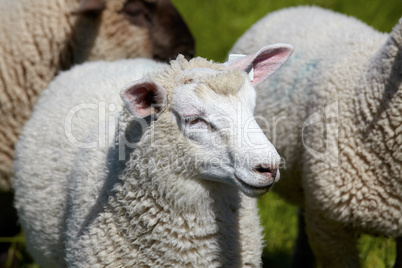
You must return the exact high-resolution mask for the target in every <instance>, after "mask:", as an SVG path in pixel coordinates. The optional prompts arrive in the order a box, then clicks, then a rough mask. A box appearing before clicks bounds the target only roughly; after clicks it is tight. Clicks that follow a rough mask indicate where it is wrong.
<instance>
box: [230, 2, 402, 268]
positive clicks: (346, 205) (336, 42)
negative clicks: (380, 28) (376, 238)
mask: <svg viewBox="0 0 402 268" xmlns="http://www.w3.org/2000/svg"><path fill="white" fill-rule="evenodd" d="M401 28H402V22H401V21H400V22H399V24H398V25H397V26H396V27H395V28H394V30H393V32H392V33H391V34H390V35H388V34H382V33H379V32H377V31H375V30H374V29H372V28H370V27H368V26H367V25H365V24H363V23H362V22H360V21H358V20H356V19H354V18H352V17H347V16H344V15H341V14H337V13H334V12H331V11H328V10H324V9H321V8H317V7H297V8H289V9H284V10H281V11H278V12H274V13H272V14H269V15H267V16H266V17H265V18H263V19H261V20H260V21H259V22H257V23H256V24H255V25H253V26H252V27H251V28H250V29H249V30H248V31H247V32H246V33H245V34H244V35H243V36H242V37H241V38H240V39H239V40H238V41H237V42H236V44H235V45H234V47H233V48H232V49H231V53H248V52H250V51H252V50H253V49H255V47H258V46H261V45H265V44H269V43H271V42H283V41H286V42H290V43H292V44H293V45H294V46H295V53H294V56H293V57H292V59H291V60H290V61H289V62H288V64H287V65H286V66H284V67H283V68H282V69H281V70H280V71H279V72H278V73H277V74H275V75H274V76H273V77H272V78H271V79H270V80H269V81H266V82H264V84H261V85H260V86H259V87H258V88H257V90H259V91H258V95H259V97H258V100H257V110H256V114H257V115H260V116H263V117H265V118H267V119H269V122H270V123H271V124H272V125H273V126H274V127H273V128H269V130H268V131H267V133H266V134H267V135H268V136H269V137H270V138H271V139H270V140H271V141H272V142H273V143H274V144H275V146H276V147H277V149H278V151H279V152H280V153H281V155H282V156H283V157H284V158H285V160H286V161H285V168H284V169H283V170H282V172H281V175H282V182H281V183H279V184H278V185H277V186H276V188H275V190H276V191H277V192H279V193H280V194H281V195H282V196H283V197H284V198H285V199H287V200H288V201H290V202H292V203H294V204H296V205H298V206H300V207H302V208H303V209H304V210H305V220H306V227H307V234H308V236H309V242H310V244H311V246H312V249H313V251H314V253H315V255H316V256H317V258H318V260H319V261H320V262H321V263H322V264H323V265H324V266H325V267H357V266H358V262H359V261H358V254H357V249H356V234H357V232H367V233H371V234H380V235H386V236H393V237H400V236H402V217H401V215H402V199H401V196H402V181H401V179H402V177H401V174H402V173H401V171H402V165H401V159H402V158H401V157H402V152H401V148H402V142H401V131H400V130H401V125H402V119H401V116H400V115H401V107H402V106H401V99H402V98H401V93H402V89H401V75H400V72H401V69H402V66H401V44H402V42H401V39H402V37H401V35H402V30H401ZM261 89H264V90H261ZM272 125H271V126H272ZM271 131H273V133H272V132H271ZM299 231H303V230H299ZM401 253H402V252H399V253H398V254H401ZM299 264H300V263H299Z"/></svg>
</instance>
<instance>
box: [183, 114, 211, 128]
mask: <svg viewBox="0 0 402 268" xmlns="http://www.w3.org/2000/svg"><path fill="white" fill-rule="evenodd" d="M184 122H185V123H186V124H187V125H190V126H192V125H196V124H198V123H205V124H206V123H207V122H206V121H205V120H204V119H202V118H201V117H199V116H196V115H195V116H189V117H186V118H185V119H184Z"/></svg>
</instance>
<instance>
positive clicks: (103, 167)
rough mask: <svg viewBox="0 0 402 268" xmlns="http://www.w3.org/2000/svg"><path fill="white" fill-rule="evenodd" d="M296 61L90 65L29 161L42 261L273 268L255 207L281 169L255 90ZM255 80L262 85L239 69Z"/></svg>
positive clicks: (48, 114) (30, 209)
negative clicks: (264, 267)
mask: <svg viewBox="0 0 402 268" xmlns="http://www.w3.org/2000/svg"><path fill="white" fill-rule="evenodd" d="M291 51H292V48H291V47H290V46H288V45H276V46H269V47H265V48H263V49H262V50H260V51H259V52H258V53H256V54H253V55H250V56H248V57H245V58H243V59H240V60H237V61H234V62H229V63H227V64H226V65H223V64H217V63H213V62H210V61H207V60H205V59H203V58H195V59H193V60H191V61H187V60H186V59H184V57H183V56H179V57H178V59H177V60H175V61H172V62H171V65H167V66H161V65H160V64H155V63H153V62H150V61H149V60H139V59H137V60H126V61H118V62H115V63H108V64H105V63H102V62H98V63H87V64H84V65H82V66H78V67H75V68H73V69H72V70H71V71H68V72H66V73H62V74H61V75H60V76H58V77H57V78H56V79H55V80H54V81H53V82H52V83H51V84H50V86H49V88H48V89H47V90H45V91H44V92H43V95H42V96H41V98H40V99H39V101H38V104H37V105H36V106H35V110H34V113H33V116H32V118H31V119H30V120H29V121H28V123H27V125H26V126H25V128H24V131H23V133H22V135H21V138H20V141H19V143H18V145H17V150H16V160H15V169H14V171H15V178H14V188H15V193H16V198H15V199H16V207H17V209H18V212H19V217H20V219H21V223H22V226H23V228H24V232H25V234H26V239H27V246H28V249H29V250H30V252H31V253H32V255H33V256H34V258H35V260H36V261H37V262H38V263H39V264H40V265H42V266H43V267H65V266H68V267H158V266H166V267H245V266H250V267H257V266H259V265H260V264H261V253H262V236H261V227H260V224H259V218H258V213H257V207H256V199H255V198H252V197H255V196H258V195H261V194H263V193H265V192H267V191H268V190H269V189H270V188H271V186H272V185H273V183H274V182H276V181H277V180H278V179H279V173H278V171H277V168H278V164H279V155H278V154H277V152H276V150H275V148H274V147H273V146H272V144H270V142H269V141H268V140H267V138H266V137H265V136H264V134H263V132H262V131H261V129H260V128H259V126H258V125H257V124H256V121H255V120H254V118H253V111H254V107H255V97H256V95H255V91H254V88H253V84H258V83H259V82H261V81H262V80H264V79H265V78H266V77H267V76H269V75H270V74H271V73H272V72H274V71H275V70H276V69H277V68H279V67H280V65H282V64H283V63H284V61H285V60H286V59H287V58H288V56H289V55H290V53H291ZM253 66H254V80H253V82H250V80H249V78H248V76H247V73H246V72H244V71H241V70H239V68H240V69H242V70H243V69H244V70H247V71H249V70H250V69H251V68H252V67H253ZM152 69H156V70H155V71H152V72H151V73H150V74H147V75H145V76H144V73H145V72H147V71H149V70H152ZM133 79H139V80H135V81H134V82H131V83H129V84H127V83H128V82H130V81H132V80H133ZM252 83H253V84H252ZM124 84H127V85H126V86H124V87H123V89H122V90H121V91H120V95H121V99H122V100H123V102H122V101H121V100H120V98H119V91H118V90H119V89H120V88H121V87H122V86H123V85H124ZM116 122H117V123H116Z"/></svg>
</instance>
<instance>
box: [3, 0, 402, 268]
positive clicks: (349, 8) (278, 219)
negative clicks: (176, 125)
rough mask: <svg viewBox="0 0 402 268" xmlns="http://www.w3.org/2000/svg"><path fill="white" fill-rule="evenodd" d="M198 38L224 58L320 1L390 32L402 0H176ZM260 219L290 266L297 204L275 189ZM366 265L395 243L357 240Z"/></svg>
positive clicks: (272, 252)
mask: <svg viewBox="0 0 402 268" xmlns="http://www.w3.org/2000/svg"><path fill="white" fill-rule="evenodd" d="M172 2H173V3H174V4H175V5H176V6H177V8H178V9H179V11H180V12H181V14H182V15H183V17H184V19H185V20H186V21H187V23H188V25H189V27H190V30H191V31H192V33H193V35H194V36H195V39H196V49H197V56H202V57H206V58H208V59H213V60H215V61H224V60H225V59H226V54H227V52H228V51H229V49H230V48H231V47H232V45H233V44H234V42H235V41H236V40H237V39H238V38H239V37H240V36H241V35H242V34H243V33H244V32H245V31H246V30H247V29H248V28H249V27H250V26H251V25H252V24H253V23H254V22H256V21H257V20H258V19H260V18H262V17H263V16H264V15H265V14H267V13H268V12H272V11H274V10H278V9H280V8H284V7H289V6H295V5H317V6H321V7H325V8H329V9H332V10H336V11H338V12H341V13H344V14H347V15H350V16H354V17H356V18H358V19H360V20H362V21H364V22H366V23H367V24H369V25H371V26H373V27H374V28H376V29H377V30H379V31H382V32H390V31H391V29H392V27H393V26H394V25H395V24H396V23H397V21H398V19H399V17H400V16H401V15H402V1H401V0H386V1H384V0H370V1H367V0H354V1H351V0H313V1H304V0H303V1H302V0H286V1H278V0H250V1H247V0H172ZM259 205H260V215H261V222H262V224H263V226H264V228H265V233H264V234H265V241H266V247H265V249H264V261H265V262H264V264H265V265H267V266H269V267H274V268H275V267H279V268H281V267H289V263H290V256H291V252H292V247H293V239H294V237H295V235H296V211H297V208H296V207H294V206H290V205H288V204H286V203H285V202H284V201H282V200H281V199H280V198H279V197H278V196H277V195H275V194H274V193H269V194H267V195H265V196H264V197H262V198H261V199H260V200H259ZM4 242H12V247H11V249H10V250H12V251H13V253H15V254H14V255H15V256H16V257H17V258H20V261H19V262H20V264H21V265H20V266H19V267H32V268H33V267H37V266H34V265H32V264H31V263H32V261H31V260H30V258H29V257H28V255H27V254H26V251H25V250H24V247H23V245H24V239H23V238H22V237H21V236H18V237H16V238H0V243H4ZM359 247H360V251H361V255H360V257H361V260H362V263H363V266H364V267H367V268H369V267H376V268H377V267H378V268H381V267H391V266H392V264H393V261H394V259H395V243H394V242H393V241H392V240H391V239H386V238H373V237H370V236H366V235H363V236H362V237H361V238H360V239H359Z"/></svg>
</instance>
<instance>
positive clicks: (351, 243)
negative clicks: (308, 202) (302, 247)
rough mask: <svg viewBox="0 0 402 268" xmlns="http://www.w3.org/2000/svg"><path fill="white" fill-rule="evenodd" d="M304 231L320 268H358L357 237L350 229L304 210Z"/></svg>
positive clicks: (316, 212)
mask: <svg viewBox="0 0 402 268" xmlns="http://www.w3.org/2000/svg"><path fill="white" fill-rule="evenodd" d="M305 217H306V231H307V235H308V238H309V242H310V245H311V248H312V250H313V253H314V255H315V256H316V258H317V261H318V263H320V264H321V266H322V267H326V268H331V267H342V268H349V267H351V268H352V267H360V263H359V254H358V250H357V235H356V233H355V232H354V231H353V229H352V228H347V227H345V226H343V225H342V224H340V223H337V222H334V221H331V220H329V219H326V218H325V217H324V216H323V214H322V213H320V212H319V211H312V210H309V209H308V208H306V214H305Z"/></svg>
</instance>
